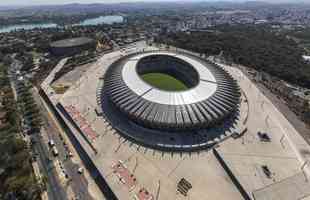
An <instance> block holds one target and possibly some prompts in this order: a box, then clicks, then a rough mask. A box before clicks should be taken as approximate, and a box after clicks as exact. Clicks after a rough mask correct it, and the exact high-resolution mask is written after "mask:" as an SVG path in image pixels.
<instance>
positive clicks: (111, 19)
mask: <svg viewBox="0 0 310 200" xmlns="http://www.w3.org/2000/svg"><path fill="white" fill-rule="evenodd" d="M123 21H124V18H123V16H119V15H108V16H101V17H97V18H93V19H86V20H84V21H83V22H81V23H79V24H78V25H81V26H87V25H98V24H114V23H122V22H123Z"/></svg>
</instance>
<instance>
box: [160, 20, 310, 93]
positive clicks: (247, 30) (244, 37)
mask: <svg viewBox="0 0 310 200" xmlns="http://www.w3.org/2000/svg"><path fill="white" fill-rule="evenodd" d="M155 42H159V43H165V44H169V45H173V46H176V47H179V48H184V49H189V50H193V51H196V52H200V53H205V54H207V55H218V54H220V53H221V52H222V53H223V56H224V57H225V58H226V60H228V61H233V62H235V63H238V64H242V65H244V66H247V67H251V68H254V69H256V70H258V71H264V72H267V73H269V74H271V75H273V76H276V77H278V78H280V79H283V80H286V81H288V82H290V83H293V84H297V85H300V86H303V87H307V88H310V65H309V64H307V63H306V62H305V61H304V60H303V59H302V55H303V54H304V53H305V50H304V49H303V48H300V46H299V45H298V43H296V41H295V40H293V39H290V38H289V37H286V35H283V34H277V33H275V32H273V31H272V30H271V29H270V28H269V27H265V26H245V25H235V26H232V25H231V26H230V25H225V26H220V27H216V28H214V30H210V31H208V32H196V33H191V34H187V33H183V32H180V33H173V34H168V35H162V36H160V37H158V38H156V39H155Z"/></svg>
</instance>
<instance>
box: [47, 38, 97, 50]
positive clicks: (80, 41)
mask: <svg viewBox="0 0 310 200" xmlns="http://www.w3.org/2000/svg"><path fill="white" fill-rule="evenodd" d="M94 42H95V41H94V40H93V39H91V38H87V37H77V38H69V39H63V40H58V41H55V42H52V43H51V44H50V46H51V47H58V48H67V47H77V46H82V45H85V44H89V43H94Z"/></svg>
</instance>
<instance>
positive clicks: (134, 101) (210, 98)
mask: <svg viewBox="0 0 310 200" xmlns="http://www.w3.org/2000/svg"><path fill="white" fill-rule="evenodd" d="M163 83H164V84H163ZM103 90H104V91H103V92H102V94H103V95H102V102H103V103H102V106H103V109H102V110H103V111H104V113H105V115H106V117H107V119H108V120H109V121H110V122H111V124H112V125H113V126H114V128H116V129H118V130H119V131H120V133H121V134H122V135H123V136H124V137H126V138H128V139H131V140H133V141H135V142H138V143H140V144H141V145H144V146H148V147H153V148H157V149H161V150H186V151H190V150H195V149H196V150H197V149H199V148H206V147H209V146H210V143H208V142H209V141H210V137H211V136H212V135H211V134H210V136H209V135H208V133H206V132H207V131H206V130H209V129H212V128H213V127H218V126H222V125H223V124H225V125H227V124H228V123H227V122H228V121H229V122H232V121H233V118H236V117H237V116H236V113H237V112H238V105H239V100H240V92H239V87H238V85H237V83H236V81H235V80H234V79H233V78H232V77H231V76H230V75H229V74H228V73H227V72H225V71H224V70H223V69H221V68H220V67H219V66H216V65H215V64H212V63H211V62H207V61H203V60H201V59H199V58H198V57H195V56H193V55H188V54H185V53H182V54H176V53H175V52H174V53H173V52H167V51H154V52H142V53H138V54H130V55H128V56H125V57H122V58H121V59H119V60H117V61H116V62H114V63H113V64H112V65H111V66H110V67H109V69H108V70H107V72H106V74H105V82H104V87H103ZM119 121H122V122H121V123H119ZM230 124H231V123H230ZM193 132H194V133H193ZM210 132H211V131H210ZM213 136H214V135H213Z"/></svg>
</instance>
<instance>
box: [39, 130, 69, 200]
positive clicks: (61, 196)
mask: <svg viewBox="0 0 310 200" xmlns="http://www.w3.org/2000/svg"><path fill="white" fill-rule="evenodd" d="M34 138H35V139H36V141H38V142H37V143H36V144H35V147H36V149H37V151H38V152H39V156H40V160H41V162H42V166H43V168H44V169H45V172H46V174H47V178H48V183H49V185H50V188H51V190H52V192H53V194H54V195H53V196H54V198H55V199H57V200H66V199H67V195H66V193H65V191H64V190H63V188H62V186H61V184H60V180H59V179H58V174H57V172H56V170H55V168H54V165H53V163H52V162H50V161H49V160H48V150H47V149H45V145H44V143H43V142H42V141H41V139H40V137H38V136H34ZM42 143H43V144H42Z"/></svg>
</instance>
